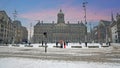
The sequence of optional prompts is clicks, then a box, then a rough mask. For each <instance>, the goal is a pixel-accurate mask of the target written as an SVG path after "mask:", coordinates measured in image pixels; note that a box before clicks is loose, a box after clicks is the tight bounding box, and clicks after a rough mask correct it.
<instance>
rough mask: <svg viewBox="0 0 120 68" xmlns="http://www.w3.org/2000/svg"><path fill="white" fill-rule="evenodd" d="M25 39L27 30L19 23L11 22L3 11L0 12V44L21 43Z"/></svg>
mask: <svg viewBox="0 0 120 68" xmlns="http://www.w3.org/2000/svg"><path fill="white" fill-rule="evenodd" d="M18 38H19V39H18ZM27 39H28V32H27V29H26V28H25V27H23V26H22V25H21V22H20V21H12V20H11V19H10V17H8V15H7V13H6V12H5V11H0V43H2V44H4V43H22V42H26V41H27Z"/></svg>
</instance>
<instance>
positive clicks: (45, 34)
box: [43, 32, 47, 53]
mask: <svg viewBox="0 0 120 68" xmlns="http://www.w3.org/2000/svg"><path fill="white" fill-rule="evenodd" d="M43 35H44V37H45V53H46V52H47V32H44V33H43Z"/></svg>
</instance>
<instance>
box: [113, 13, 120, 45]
mask: <svg viewBox="0 0 120 68" xmlns="http://www.w3.org/2000/svg"><path fill="white" fill-rule="evenodd" d="M111 35H112V42H113V43H120V14H118V13H117V16H116V21H115V20H114V19H113V20H112V24H111Z"/></svg>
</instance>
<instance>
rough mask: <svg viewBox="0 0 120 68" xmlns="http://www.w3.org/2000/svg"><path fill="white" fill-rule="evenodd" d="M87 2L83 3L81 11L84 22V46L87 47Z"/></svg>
mask: <svg viewBox="0 0 120 68" xmlns="http://www.w3.org/2000/svg"><path fill="white" fill-rule="evenodd" d="M87 3H88V2H86V1H84V2H83V9H84V14H85V15H84V22H85V26H86V27H85V46H86V47H87V21H86V4H87Z"/></svg>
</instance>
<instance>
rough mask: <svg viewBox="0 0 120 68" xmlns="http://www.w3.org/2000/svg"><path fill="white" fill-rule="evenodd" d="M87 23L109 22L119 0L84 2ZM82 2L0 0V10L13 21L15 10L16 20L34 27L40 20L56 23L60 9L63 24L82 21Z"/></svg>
mask: <svg viewBox="0 0 120 68" xmlns="http://www.w3.org/2000/svg"><path fill="white" fill-rule="evenodd" d="M86 1H87V2H88V4H87V21H88V22H89V23H96V22H98V21H99V20H101V19H103V20H111V12H113V14H114V17H115V15H116V13H117V12H118V13H119V12H120V0H86ZM83 2H84V0H0V10H5V11H6V12H7V14H8V16H10V17H11V19H13V15H12V13H14V10H17V12H18V17H17V19H18V20H20V21H21V22H22V25H23V26H26V27H28V26H29V25H30V23H33V25H35V24H36V23H37V21H35V20H40V21H42V20H43V22H44V23H51V22H52V21H55V22H56V21H57V13H58V12H59V10H60V9H62V10H63V12H64V14H65V22H67V21H70V22H71V23H77V21H81V20H84V19H83V17H84V12H83V7H82V3H83Z"/></svg>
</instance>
